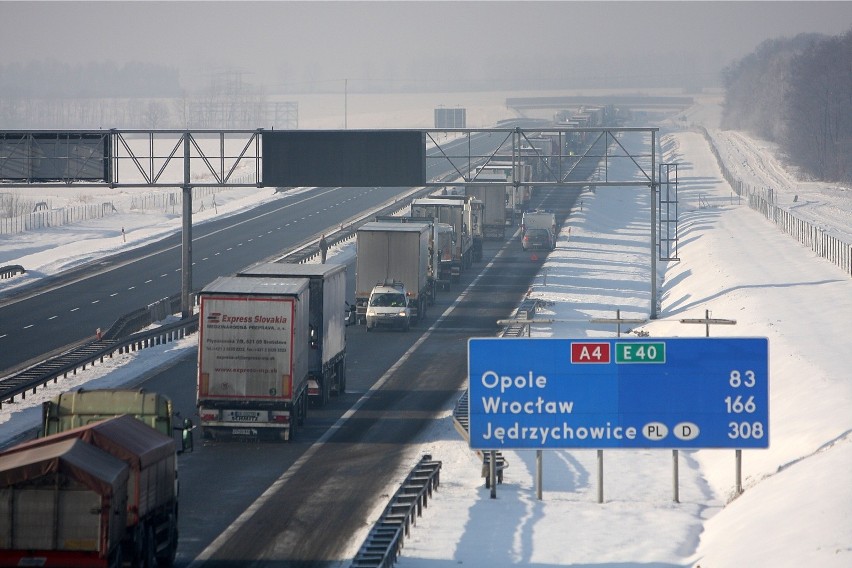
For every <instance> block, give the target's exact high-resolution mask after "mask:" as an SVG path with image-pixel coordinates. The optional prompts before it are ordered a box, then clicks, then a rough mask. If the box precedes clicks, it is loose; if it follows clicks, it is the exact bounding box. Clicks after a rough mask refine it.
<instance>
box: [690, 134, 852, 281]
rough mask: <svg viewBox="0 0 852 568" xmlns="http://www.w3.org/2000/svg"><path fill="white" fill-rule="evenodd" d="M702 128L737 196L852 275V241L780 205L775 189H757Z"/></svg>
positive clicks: (783, 230) (724, 175)
mask: <svg viewBox="0 0 852 568" xmlns="http://www.w3.org/2000/svg"><path fill="white" fill-rule="evenodd" d="M698 130H699V131H700V132H701V133H702V134H703V135H704V138H705V139H706V140H707V142H708V144H709V145H710V149H711V151H712V152H713V155H714V156H715V157H716V162H717V163H718V164H719V169H721V170H722V177H724V178H725V181H727V182H728V184H729V185H730V186H731V188H732V189H733V190H734V192H735V193H736V194H737V195H739V196H740V197H744V198H746V199H747V200H748V205H749V207H750V208H752V209H753V210H755V211H757V212H759V213H760V214H761V215H763V216H764V217H765V218H766V219H768V220H769V221H772V222H773V223H775V225H776V226H777V227H778V228H779V229H781V231H782V232H784V233H786V234H787V235H789V236H791V237H793V238H794V239H796V240H797V241H799V243H800V244H802V245H804V246H806V247H809V248H810V249H811V250H812V251H813V252H814V253H816V254H817V255H818V256H820V257H821V258H824V259H826V260H828V261H830V262H832V263H833V264H835V265H836V266H837V267H839V268H840V269H841V270H842V271H843V272H844V273H845V274H846V275H847V276H852V243H849V242H846V241H845V240H843V239H841V238H839V237H836V236H834V235H831V234H829V233H828V232H827V231H826V230H825V229H824V228H822V227H819V226H817V225H815V224H813V223H811V222H810V221H807V220H805V219H802V218H800V217H798V216H797V215H796V214H795V213H793V212H791V211H790V210H788V209H784V208H782V207H779V206H778V205H776V204H775V194H774V192H773V191H772V189H771V188H756V187H753V186H751V185H750V184H747V183H745V182H743V181H742V180H741V179H739V178H737V177H736V176H735V175H734V173H733V172H732V171H731V170H729V169H728V168H727V166H726V165H725V162H724V161H723V160H722V157H721V155H720V154H719V150H718V149H717V148H716V145H715V144H714V142H713V139H712V138H711V137H710V134H709V133H708V132H707V130H706V129H705V128H702V127H699V128H698Z"/></svg>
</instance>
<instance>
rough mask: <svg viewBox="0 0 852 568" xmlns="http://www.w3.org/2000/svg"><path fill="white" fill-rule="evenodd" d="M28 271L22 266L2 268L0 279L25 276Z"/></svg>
mask: <svg viewBox="0 0 852 568" xmlns="http://www.w3.org/2000/svg"><path fill="white" fill-rule="evenodd" d="M25 272H26V270H24V267H23V266H21V265H20V264H11V265H9V266H0V279H5V278H11V277H12V276H15V275H16V274H24V273H25Z"/></svg>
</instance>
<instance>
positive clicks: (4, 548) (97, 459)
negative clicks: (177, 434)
mask: <svg viewBox="0 0 852 568" xmlns="http://www.w3.org/2000/svg"><path fill="white" fill-rule="evenodd" d="M88 392H94V391H88ZM75 440H76V441H81V442H84V443H85V445H88V446H91V447H92V448H93V449H95V451H94V452H92V451H87V452H83V451H82V450H80V449H79V448H78V447H77V446H76V445H75V444H73V442H74V441H75ZM175 448H176V445H175V441H174V439H173V438H172V437H171V436H170V435H165V434H163V433H161V432H158V431H156V430H154V429H153V428H151V427H149V426H146V425H145V424H143V422H142V421H140V420H138V419H137V418H134V417H133V416H131V415H129V414H123V415H120V416H117V417H113V418H107V419H102V420H100V421H96V422H90V423H88V424H86V425H85V426H80V427H78V428H71V429H70V430H67V431H62V432H58V433H56V434H51V435H49V436H45V437H41V438H37V439H35V440H32V441H30V442H25V443H22V444H19V445H17V446H14V447H12V448H9V449H7V450H6V451H5V452H3V454H2V455H0V463H5V464H9V467H8V468H4V467H3V466H0V470H2V471H0V480H2V481H0V495H2V494H3V493H6V495H3V497H2V498H0V501H2V504H0V527H4V528H5V527H8V533H5V534H4V529H0V565H3V566H9V565H15V566H95V565H99V566H113V565H115V566H118V565H120V564H121V560H123V561H129V562H130V565H131V566H140V567H151V568H153V567H154V566H155V565H159V566H171V565H172V564H173V563H174V559H175V553H176V551H177V546H178V479H177V459H176V451H175ZM78 453H80V454H81V455H83V456H85V457H84V459H85V463H82V464H78V463H75V461H76V459H77V458H76V457H75V454H78ZM87 454H88V455H87ZM98 454H100V455H98ZM12 456H17V458H16V459H17V465H13V464H14V463H15V461H14V460H12V459H9V458H10V457H12ZM47 456H50V457H49V458H48V462H47V463H50V464H51V466H50V467H45V468H44V469H43V470H42V471H41V472H39V473H35V472H34V471H33V470H32V468H33V467H34V466H35V465H36V464H41V465H42V466H45V465H46V462H45V461H44V460H45V457H47ZM110 457H111V458H113V460H120V461H119V463H121V464H122V466H124V467H123V468H121V469H123V470H124V472H125V473H126V474H127V477H126V481H125V482H124V485H123V486H124V495H123V496H122V495H119V494H117V493H116V491H118V490H120V489H119V486H113V487H112V488H110V490H109V491H103V489H104V488H107V487H109V485H108V484H106V483H104V482H105V481H107V480H108V479H110V475H113V474H114V472H115V471H117V469H118V468H116V464H115V463H114V461H113V460H111V459H108V458H110ZM51 467H56V468H57V469H59V470H60V471H62V470H63V469H64V473H69V472H73V473H71V477H74V476H77V481H80V482H82V484H83V485H84V486H86V487H87V489H89V490H94V491H93V492H92V493H90V494H88V495H87V496H85V497H84V494H81V492H80V490H81V488H80V487H79V486H77V485H76V484H74V483H71V484H66V483H63V482H61V481H60V480H59V479H57V480H55V481H53V476H55V475H56V471H55V470H54V471H52V472H50V473H48V472H49V471H50V468H51ZM75 467H80V468H83V469H85V471H83V470H74V468H75ZM65 468H68V469H65ZM28 470H29V471H30V473H29V475H31V476H32V477H31V478H29V479H27V481H26V482H24V483H12V484H9V482H10V481H11V480H13V479H14V478H15V476H21V475H22V474H23V473H24V472H25V471H28ZM83 476H85V478H84V477H83ZM121 476H122V477H124V474H121ZM92 478H94V479H98V480H99V481H100V483H99V484H98V485H99V486H100V489H98V485H95V486H92V485H91V484H88V483H87V479H92ZM51 481H53V482H52V483H51ZM45 489H52V491H53V492H54V495H53V496H52V497H50V498H48V499H39V498H36V497H37V496H38V493H37V492H38V491H42V492H44V490H45ZM84 492H85V493H88V491H85V490H84ZM42 495H44V493H42ZM44 496H46V495H44ZM104 497H109V501H110V503H109V507H110V508H112V507H113V505H115V504H117V503H123V504H124V508H123V511H122V513H121V514H119V509H117V508H114V509H113V510H114V511H115V516H112V517H109V518H100V519H99V518H98V517H97V516H94V515H93V514H92V512H93V511H97V508H94V507H91V505H92V504H93V503H94V502H96V501H97V502H99V506H104V505H105V503H104ZM11 503H14V504H15V505H14V506H12V507H8V508H7V509H6V510H4V507H3V504H11ZM35 520H37V521H38V522H33V521H35ZM99 523H102V524H105V526H104V527H103V528H106V529H107V533H108V534H109V535H110V536H111V538H114V537H118V541H119V544H120V546H119V547H117V548H116V546H115V542H114V541H104V540H102V539H101V538H100V537H97V538H96V537H95V534H96V533H97V532H100V531H98V530H96V528H95V525H97V524H99ZM9 560H12V561H15V560H16V562H14V563H7V562H8V561H9Z"/></svg>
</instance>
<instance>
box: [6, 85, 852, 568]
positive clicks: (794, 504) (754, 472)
mask: <svg viewBox="0 0 852 568" xmlns="http://www.w3.org/2000/svg"><path fill="white" fill-rule="evenodd" d="M504 98H505V97H502V96H493V97H491V98H490V99H489V100H485V101H484V102H483V103H482V110H480V111H473V110H472V109H473V108H474V101H472V100H470V101H468V100H465V101H463V102H462V103H461V104H464V105H467V106H468V107H469V110H468V116H469V117H471V116H474V117H480V118H476V119H474V121H480V120H481V121H482V122H481V123H479V124H476V125H473V124H471V127H480V126H486V125H487V124H488V123H486V122H485V121H486V120H487V121H490V123H493V122H494V121H496V120H499V119H502V118H509V117H510V116H511V115H510V113H509V111H508V110H507V109H505V108H502V107H501V106H500V102H499V101H502V100H504ZM717 102H718V101H714V100H712V99H709V98H708V99H707V100H706V101H702V104H699V105H697V106H696V107H695V108H693V109H690V110H689V111H688V112H687V113H685V114H686V117H687V120H673V121H671V122H666V123H663V124H659V125H652V126H660V127H661V132H660V135H661V136H660V145H661V147H662V148H664V149H665V150H664V153H663V155H662V156H661V159H662V160H663V161H665V162H677V163H678V164H679V180H680V187H679V195H680V200H681V206H680V208H679V212H680V235H679V237H680V241H679V247H678V253H679V254H678V255H679V258H680V261H679V262H668V263H662V264H661V265H659V266H658V275H657V279H658V284H659V292H660V298H659V318H658V319H656V320H653V321H651V322H650V323H647V324H645V325H643V326H641V327H638V328H636V329H631V330H627V329H622V333H637V332H640V331H641V332H643V333H644V332H647V333H648V334H650V336H651V337H699V336H703V335H704V327H703V326H695V325H685V324H681V323H680V320H681V319H684V318H700V317H704V315H705V313H707V311H709V312H710V315H711V317H715V318H726V319H735V320H737V324H736V325H735V326H715V327H713V328H712V329H711V335H713V336H717V337H721V336H731V337H767V338H768V339H769V352H770V374H771V379H770V399H771V400H770V405H771V406H770V439H771V445H770V448H769V449H767V450H750V451H744V452H743V485H744V488H745V491H744V493H743V494H742V495H739V496H737V495H736V493H735V491H734V487H735V477H734V476H735V469H734V451H733V450H699V451H681V452H680V484H679V490H680V503H673V502H672V482H671V469H672V455H671V452H670V451H665V450H642V451H634V450H617V451H607V452H604V462H605V479H604V503H602V504H599V503H597V491H598V487H597V482H596V470H597V464H596V454H595V452H594V451H547V452H545V453H544V460H543V462H544V475H543V478H544V488H543V498H542V500H541V501H539V500H537V499H536V492H535V482H534V480H535V453H534V452H532V451H530V452H511V451H510V452H505V455H506V457H507V460H508V461H509V463H510V467H509V468H508V469H507V470H506V473H505V478H504V482H503V484H501V485H499V486H498V489H497V494H498V498H497V499H496V500H492V499H490V492H489V490H487V489H485V488H484V484H483V479H482V478H481V477H480V464H479V460H478V459H477V458H476V456H475V454H474V453H473V452H472V451H471V450H470V449H469V448H468V447H467V444H466V443H465V442H464V441H463V440H462V439H461V438H460V437H459V436H458V434H457V433H456V432H455V429H454V427H453V425H452V418H451V409H450V408H447V409H445V413H444V416H443V418H442V419H440V420H438V421H436V423H435V425H434V427H433V428H432V429H430V430H429V431H428V432H426V433H425V434H424V436H423V438H422V440H420V441H419V444H417V445H413V446H412V447H411V464H412V465H413V464H414V463H415V461H416V460H417V459H418V458H419V456H420V455H421V454H423V453H430V454H432V456H433V457H434V458H435V459H439V460H441V461H442V462H443V469H442V473H441V486H440V488H439V491H438V493H437V494H436V496H435V498H434V499H433V500H432V501H430V504H429V507H428V508H427V509H426V511H425V514H424V516H423V518H422V519H419V520H418V524H417V527H416V528H415V529H414V530H413V532H412V534H411V537H410V538H409V539H407V540H406V543H405V549H404V554H403V556H402V558H401V559H400V561H399V562H398V564H397V565H398V566H400V567H403V568H410V567H422V568H427V567H428V568H441V567H447V568H449V567H450V566H457V565H462V564H463V565H468V566H489V567H502V566H538V567H549V566H568V565H570V566H595V567H606V568H625V567H628V566H631V567H633V566H635V567H637V568H638V567H639V566H643V567H658V568H669V567H685V566H690V567H696V566H701V567H702V568H719V567H739V566H757V567H762V566H772V567H773V568H777V567H786V566H789V567H797V568H798V567H802V566H820V567H838V568H840V567H848V566H852V484H850V483H849V477H850V474H849V472H850V471H852V443H850V439H849V435H850V432H852V412H850V411H849V409H850V408H852V382H850V380H849V369H850V368H852V350H850V349H849V348H848V346H847V345H848V341H847V340H846V339H845V322H846V321H848V320H849V319H850V318H852V280H850V278H849V275H847V274H843V273H842V272H841V271H840V270H839V269H838V268H837V267H835V266H834V265H832V264H830V263H828V262H827V261H824V260H822V259H819V258H817V257H816V256H815V255H814V254H813V253H812V252H811V251H810V250H809V249H807V248H805V247H802V246H801V245H799V244H797V243H796V242H795V241H794V240H793V239H791V238H789V237H787V236H785V235H783V234H782V233H781V232H780V231H779V230H778V229H777V228H776V227H775V226H774V225H772V224H771V223H769V222H767V221H765V220H764V219H763V218H762V217H761V216H760V215H759V214H758V213H756V212H753V211H751V210H750V209H749V208H748V206H747V205H745V203H738V202H737V201H736V200H731V199H727V198H729V197H730V196H731V189H730V187H729V186H728V185H727V184H726V182H725V181H724V180H723V179H722V177H721V175H720V172H719V169H718V167H717V165H716V163H715V159H714V158H713V157H712V155H711V154H710V152H709V149H708V146H707V144H706V142H705V140H704V138H703V136H702V135H700V134H698V133H696V132H695V131H692V130H689V129H688V126H689V125H690V124H695V125H703V126H705V127H706V128H707V129H708V130H709V131H710V134H711V137H712V138H713V139H714V140H716V142H717V143H718V144H719V145H720V151H721V153H722V155H723V156H724V157H725V159H726V164H727V166H728V167H729V168H730V169H732V170H733V171H735V172H737V173H738V175H739V177H740V178H741V179H743V180H744V181H746V182H747V183H750V184H752V185H754V186H756V187H772V188H773V189H775V190H776V191H777V193H776V195H777V199H778V202H779V204H780V205H782V206H784V207H787V206H788V205H789V206H790V207H791V208H796V209H797V212H798V213H799V214H801V215H803V216H804V217H805V218H807V219H809V220H811V221H813V222H815V223H818V224H821V225H823V226H825V227H831V228H833V229H835V230H837V231H838V232H839V233H842V234H847V235H848V234H850V233H852V196H850V191H849V188H839V187H836V186H834V185H831V184H820V183H814V182H807V183H803V182H799V181H797V180H796V179H795V177H794V176H793V175H791V174H789V173H788V172H787V170H785V168H784V166H783V162H781V161H779V160H778V159H777V158H776V157H775V156H774V155H773V148H772V147H771V146H769V145H767V144H764V143H761V142H760V141H754V140H750V139H749V138H748V137H745V136H742V135H741V134H738V133H731V132H721V131H719V130H718V127H717V125H718V112H719V108H718V105H717V104H716V103H717ZM379 103H380V106H378V107H377V108H384V107H388V108H392V109H393V111H392V112H391V113H390V115H392V118H393V120H394V122H393V123H388V122H384V120H385V119H383V115H382V114H381V113H380V112H379V111H373V110H369V109H367V104H366V103H364V108H363V109H362V111H361V112H354V111H352V110H351V109H352V108H353V107H352V106H350V112H352V114H351V115H350V118H349V122H348V124H349V126H350V127H365V128H366V127H375V128H380V127H387V126H400V122H401V121H403V120H406V119H407V120H408V121H409V122H407V123H405V124H404V126H411V127H423V128H425V127H428V126H429V124H428V122H429V120H431V109H432V108H433V107H434V106H437V105H435V102H434V101H429V102H424V101H420V103H419V105H418V106H417V107H416V108H414V106H413V105H414V100H411V101H408V103H409V104H412V108H411V109H410V110H408V111H407V113H406V109H405V108H404V106H405V105H403V104H402V103H400V104H399V107H396V106H394V105H392V104H390V103H389V102H388V101H379ZM423 106H426V107H427V108H428V109H429V113H428V114H426V116H425V117H423V114H424V113H423V110H422V107H423ZM306 108H308V106H307V105H305V106H302V107H301V109H302V111H303V112H304V111H305V109H306ZM319 108H320V107H319V105H318V106H317V109H319ZM356 108H357V107H356ZM390 115H389V116H390ZM316 116H317V118H316V119H315V122H313V123H312V122H311V118H310V117H309V116H306V117H305V118H304V119H303V120H302V121H301V123H302V127H303V128H312V127H315V128H321V127H328V128H339V127H340V125H339V124H335V123H334V121H335V120H337V119H336V118H333V112H326V113H325V114H323V113H319V112H318V113H317V115H316ZM320 116H322V117H329V116H332V118H320ZM324 120H326V121H327V123H326V124H323V121H324ZM643 126H645V125H643ZM36 191H41V190H36ZM646 193H647V190H644V192H643V190H640V189H634V188H598V189H597V191H596V192H594V193H586V194H584V195H583V196H582V200H583V203H584V206H583V210H582V211H575V212H574V213H572V215H571V217H570V218H569V219H568V220H567V221H566V225H565V226H564V227H563V229H562V232H561V235H560V240H559V243H558V248H557V250H556V251H554V252H553V253H551V255H550V256H549V257H548V259H547V261H546V262H545V263H544V265H543V269H542V272H541V273H540V274H539V276H538V278H537V279H536V282H535V284H534V286H533V289H532V291H531V294H532V295H533V296H534V297H537V298H541V299H542V300H545V301H547V302H548V307H547V309H546V311H545V312H544V313H541V314H539V317H541V318H551V319H555V320H563V321H564V323H554V324H550V325H541V326H536V327H534V329H533V330H532V334H533V335H534V336H536V337H555V338H567V337H612V336H614V334H615V333H614V330H613V329H611V328H610V329H607V328H606V327H603V326H589V325H583V326H581V325H579V324H577V323H570V322H571V321H573V322H577V320H580V319H591V318H595V317H614V315H615V310H621V314H622V316H623V317H633V318H647V317H648V315H649V304H650V301H651V298H650V284H649V283H650V278H651V275H650V256H649V255H650V250H649V249H650V247H649V243H648V240H649V236H648V235H649V229H648V220H649V212H650V209H649V207H650V204H649V203H648V198H647V195H646ZM699 193H701V194H702V195H710V196H713V197H715V198H716V199H714V200H712V201H711V203H713V204H714V206H713V207H704V208H702V207H699V200H698V194H699ZM796 195H797V196H798V199H796V200H794V196H796ZM277 198H279V196H276V195H275V194H274V193H273V192H272V191H271V190H256V189H250V190H233V191H228V192H223V193H221V194H219V195H217V198H216V199H217V204H218V206H217V209H218V211H216V212H214V211H212V209H211V208H209V207H208V208H206V209H205V211H203V212H200V213H198V214H197V215H196V217H195V218H196V222H204V220H205V219H209V218H211V217H213V216H215V215H220V216H221V215H226V214H228V213H230V212H233V211H236V210H239V209H241V208H245V207H250V206H252V205H253V204H254V203H256V202H257V201H258V200H263V199H277ZM179 226H180V219H179V217H178V216H175V215H170V214H163V213H158V214H150V213H132V212H129V211H126V212H123V213H122V214H120V215H117V216H115V217H111V218H107V219H104V220H101V221H98V222H94V223H86V224H84V225H79V226H75V225H72V226H68V227H63V228H57V229H51V230H46V231H39V232H35V233H27V234H22V235H15V236H3V237H0V265H5V264H22V265H24V266H25V267H26V268H27V269H28V270H30V271H32V272H31V273H30V274H33V276H29V275H28V276H27V278H32V277H39V276H40V275H47V274H53V273H56V272H58V271H61V270H63V269H66V268H68V267H70V266H73V265H76V264H79V263H81V262H86V261H88V260H92V259H94V258H98V257H99V256H102V255H104V254H109V253H110V252H115V251H117V250H121V249H123V248H125V247H129V246H136V245H137V244H141V243H144V242H146V241H150V240H151V239H155V238H159V237H161V236H163V235H164V234H167V233H170V232H175V231H177V230H179ZM122 227H124V228H125V230H126V234H127V242H126V243H125V242H124V241H123V239H122V237H121V228H122ZM569 235H570V238H569ZM330 254H332V255H339V256H337V258H338V259H345V258H351V256H352V254H354V253H353V251H352V250H351V246H347V247H342V248H338V249H336V250H333V251H331V253H330ZM332 259H333V258H332ZM22 281H23V280H17V281H16V279H12V280H8V281H0V293H2V291H3V290H8V289H9V288H12V287H15V286H17V285H18V282H22ZM7 326H8V322H0V328H3V329H0V333H4V332H6V331H5V328H7ZM844 346H846V347H844ZM194 348H195V345H194V338H188V339H186V340H183V341H181V342H177V343H175V344H172V345H168V346H161V347H158V348H153V349H148V350H144V351H141V352H138V353H136V354H133V355H131V356H127V357H126V358H124V359H122V360H121V361H118V360H112V361H111V362H110V363H109V364H105V365H104V366H100V367H96V368H94V369H93V370H91V371H87V372H86V373H83V374H81V375H78V380H79V381H81V382H85V383H86V384H88V385H89V386H91V387H96V386H112V385H120V384H126V383H128V382H132V381H133V380H134V378H135V377H138V376H139V375H141V374H142V373H143V372H144V371H145V370H147V369H150V368H151V367H152V366H155V365H157V364H162V363H163V362H164V361H165V360H167V359H169V358H174V357H181V356H191V354H192V353H193V350H194ZM70 386H71V385H68V384H67V383H66V384H63V385H62V388H63V389H64V388H70ZM49 396H52V393H50V391H39V394H38V395H36V396H31V397H28V398H27V400H26V404H15V405H4V407H3V409H2V413H0V429H2V433H0V436H1V437H3V438H7V437H9V436H12V435H14V434H15V433H17V432H20V431H22V430H24V429H27V428H31V427H33V426H34V425H35V424H36V423H37V421H38V416H39V413H38V404H39V402H40V400H41V398H42V397H49ZM365 396H370V395H369V393H368V394H367V395H365ZM28 408H29V409H28ZM406 473H407V472H405V471H401V472H400V479H402V477H404V475H405V474H406ZM395 489H396V488H395V487H390V488H388V491H387V492H388V493H389V494H390V493H393V491H394V490H395ZM383 506H384V503H377V504H376V514H378V512H379V511H380V510H381V509H382V507H383ZM373 520H374V519H365V520H364V522H365V529H364V534H362V535H356V538H354V539H353V541H352V543H351V551H350V552H351V554H352V555H354V554H355V552H356V551H357V548H358V547H359V546H360V544H361V541H362V540H363V538H364V536H366V530H367V527H368V526H369V525H370V524H371V523H372V521H373ZM342 565H346V563H345V562H343V563H342Z"/></svg>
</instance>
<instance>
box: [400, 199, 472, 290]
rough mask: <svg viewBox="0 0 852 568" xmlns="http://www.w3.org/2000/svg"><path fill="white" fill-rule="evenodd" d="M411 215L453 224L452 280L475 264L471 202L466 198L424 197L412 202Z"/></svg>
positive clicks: (457, 278)
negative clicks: (471, 227) (471, 230)
mask: <svg viewBox="0 0 852 568" xmlns="http://www.w3.org/2000/svg"><path fill="white" fill-rule="evenodd" d="M411 216H412V217H427V218H432V219H434V220H435V222H436V223H447V224H449V225H452V227H453V232H454V233H455V235H454V237H453V266H452V276H451V280H452V281H454V282H457V281H458V280H459V279H460V277H461V273H462V271H464V270H466V269H467V268H468V267H469V266H471V265H472V264H473V239H472V238H471V234H470V226H471V223H472V218H471V207H470V203H469V202H468V201H466V200H459V199H447V198H444V197H440V196H433V197H422V198H419V199H415V200H413V201H412V202H411Z"/></svg>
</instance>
